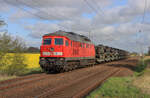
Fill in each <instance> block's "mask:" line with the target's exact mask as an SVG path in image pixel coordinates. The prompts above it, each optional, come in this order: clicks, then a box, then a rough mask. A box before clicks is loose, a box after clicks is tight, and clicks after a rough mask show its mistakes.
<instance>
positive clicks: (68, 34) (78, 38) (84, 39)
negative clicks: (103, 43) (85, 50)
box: [44, 31, 91, 43]
mask: <svg viewBox="0 0 150 98" xmlns="http://www.w3.org/2000/svg"><path fill="white" fill-rule="evenodd" d="M44 36H66V37H68V38H69V39H70V40H73V41H80V42H84V43H91V40H90V39H89V38H88V37H86V36H83V35H79V34H76V33H74V32H65V31H56V32H54V33H48V34H45V35H44Z"/></svg>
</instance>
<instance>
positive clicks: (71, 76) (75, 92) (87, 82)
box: [0, 58, 137, 98]
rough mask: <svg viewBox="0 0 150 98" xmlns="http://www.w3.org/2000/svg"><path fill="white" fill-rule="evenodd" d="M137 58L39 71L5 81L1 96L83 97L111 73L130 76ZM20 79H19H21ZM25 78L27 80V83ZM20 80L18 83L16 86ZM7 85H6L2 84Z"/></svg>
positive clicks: (4, 97) (0, 92)
mask: <svg viewBox="0 0 150 98" xmlns="http://www.w3.org/2000/svg"><path fill="white" fill-rule="evenodd" d="M136 63H137V58H129V59H126V60H120V61H114V62H110V63H105V64H100V66H94V67H88V68H82V69H78V70H74V71H72V72H65V73H60V74H49V75H46V74H41V76H40V75H39V76H38V75H37V77H36V76H35V77H33V78H27V80H26V79H23V80H20V81H19V80H17V82H15V83H16V85H15V86H12V87H11V86H10V85H12V84H13V80H11V81H12V82H11V83H10V84H9V83H8V82H6V84H5V83H3V84H2V85H3V86H1V84H0V88H2V87H3V88H2V89H1V90H0V97H3V98H9V97H11V98H23V97H24V98H26V97H35V98H37V97H40V98H43V97H45V98H46V97H48V98H70V97H75V98H78V97H82V96H84V95H86V94H87V93H88V92H89V91H91V90H92V89H94V88H95V87H97V86H98V85H100V84H101V83H103V82H104V81H105V80H106V79H108V78H109V77H111V76H114V75H116V76H118V75H119V76H120V75H121V76H124V75H131V74H132V68H133V67H134V66H135V65H136ZM21 81H22V82H21ZM26 81H30V82H27V83H26ZM18 83H21V85H18ZM5 86H9V87H5Z"/></svg>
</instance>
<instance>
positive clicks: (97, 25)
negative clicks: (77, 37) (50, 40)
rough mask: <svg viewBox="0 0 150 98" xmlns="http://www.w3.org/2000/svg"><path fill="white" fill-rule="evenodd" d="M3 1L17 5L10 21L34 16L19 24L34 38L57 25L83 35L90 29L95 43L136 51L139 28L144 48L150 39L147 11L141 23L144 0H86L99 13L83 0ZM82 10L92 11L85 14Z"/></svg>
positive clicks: (55, 27)
mask: <svg viewBox="0 0 150 98" xmlns="http://www.w3.org/2000/svg"><path fill="white" fill-rule="evenodd" d="M6 1H7V3H8V4H11V5H13V6H16V8H18V9H15V11H14V12H13V13H12V14H10V16H9V18H10V20H11V21H12V22H18V21H22V20H25V19H29V21H30V20H31V19H36V22H35V23H32V24H30V22H29V23H24V24H23V26H22V27H23V28H24V29H25V30H27V31H28V34H29V36H30V37H31V38H33V39H39V38H41V36H42V35H43V34H45V33H51V32H54V31H57V30H60V29H61V30H66V31H73V32H76V33H79V34H83V35H86V36H89V32H91V34H90V38H91V39H92V40H93V41H94V42H95V43H96V44H99V43H102V44H106V45H109V46H114V47H117V48H122V49H126V50H129V51H139V49H138V47H139V46H138V45H137V39H138V35H139V34H138V32H139V30H141V31H142V32H141V33H142V35H141V36H140V37H142V38H143V39H142V40H141V39H140V38H139V40H140V42H141V43H142V45H143V47H144V50H145V51H146V48H145V47H148V42H149V41H150V34H149V31H150V23H149V22H150V19H149V17H150V15H149V14H146V16H145V23H143V24H140V22H141V19H142V16H143V11H144V6H145V4H144V1H143V0H135V1H134V2H133V0H127V1H128V2H127V4H123V5H120V4H116V5H115V6H114V5H113V2H114V1H113V0H94V1H92V0H87V1H88V2H89V3H90V4H91V6H93V7H95V8H96V9H97V10H98V12H101V13H99V14H96V13H95V11H94V10H92V9H91V8H90V7H89V6H88V5H87V4H86V3H85V2H84V0H83V1H81V0H38V1H37V0H6ZM0 2H2V0H0ZM3 3H4V2H3ZM5 4H6V3H5ZM100 7H101V9H100ZM20 8H23V9H24V10H26V11H23V10H21V9H20ZM1 9H2V8H1V7H0V10H1ZM102 10H103V12H104V13H102ZM149 12H150V2H149V1H148V0H147V5H146V13H149ZM83 14H87V15H91V14H94V15H93V16H87V17H84V16H83ZM45 21H48V22H45ZM53 21H56V22H53ZM147 21H149V22H147ZM18 23H19V22H18ZM35 42H36V41H35ZM33 45H34V44H33Z"/></svg>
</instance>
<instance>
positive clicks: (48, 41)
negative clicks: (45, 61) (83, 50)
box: [43, 38, 52, 45]
mask: <svg viewBox="0 0 150 98" xmlns="http://www.w3.org/2000/svg"><path fill="white" fill-rule="evenodd" d="M51 42H52V39H51V38H47V39H44V42H43V45H51Z"/></svg>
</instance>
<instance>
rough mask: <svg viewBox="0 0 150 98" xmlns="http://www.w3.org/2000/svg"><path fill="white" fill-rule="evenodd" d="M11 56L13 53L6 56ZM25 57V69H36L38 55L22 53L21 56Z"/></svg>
mask: <svg viewBox="0 0 150 98" xmlns="http://www.w3.org/2000/svg"><path fill="white" fill-rule="evenodd" d="M9 55H11V56H13V53H9V54H8V55H7V56H9ZM22 55H23V56H24V57H25V60H24V63H25V64H27V68H38V67H40V65H39V57H40V54H34V53H23V54H22Z"/></svg>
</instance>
